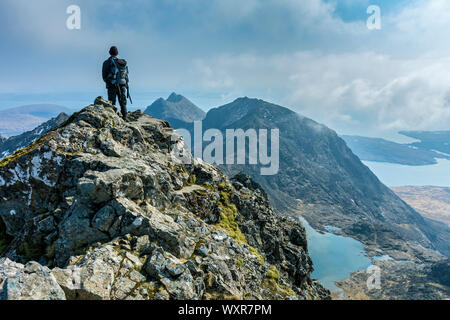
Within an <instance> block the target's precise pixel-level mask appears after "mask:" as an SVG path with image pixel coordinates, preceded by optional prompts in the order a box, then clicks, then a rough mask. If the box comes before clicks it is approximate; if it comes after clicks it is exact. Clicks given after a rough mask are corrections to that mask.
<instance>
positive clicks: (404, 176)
mask: <svg viewBox="0 0 450 320" xmlns="http://www.w3.org/2000/svg"><path fill="white" fill-rule="evenodd" d="M363 162H364V164H365V165H366V166H368V167H369V168H370V170H372V172H373V173H375V175H376V176H377V177H378V179H380V181H381V182H383V183H384V184H385V185H387V186H389V187H400V186H439V187H450V160H444V159H438V164H435V165H431V166H404V165H401V164H394V163H387V162H372V161H363Z"/></svg>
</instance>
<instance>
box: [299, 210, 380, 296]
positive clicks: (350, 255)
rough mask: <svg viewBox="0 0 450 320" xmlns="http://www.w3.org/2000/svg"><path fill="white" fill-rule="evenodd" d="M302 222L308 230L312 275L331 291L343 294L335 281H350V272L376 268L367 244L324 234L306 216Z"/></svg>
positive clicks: (328, 233)
mask: <svg viewBox="0 0 450 320" xmlns="http://www.w3.org/2000/svg"><path fill="white" fill-rule="evenodd" d="M299 219H300V221H301V222H302V224H303V226H304V227H305V229H306V238H307V240H308V252H309V255H310V257H311V259H312V261H313V264H314V272H313V274H312V276H313V278H316V279H318V280H319V282H320V283H321V284H322V285H323V286H324V287H325V288H327V289H328V290H330V291H332V292H333V291H341V289H340V288H338V287H337V286H336V284H335V281H338V280H344V279H347V278H348V277H349V276H350V273H352V272H356V271H358V270H365V269H367V268H368V267H369V266H370V265H372V262H371V260H370V258H369V257H368V256H367V255H366V253H365V251H364V244H363V243H361V242H359V241H357V240H355V239H352V238H349V237H344V236H340V235H336V234H333V233H330V232H325V233H320V232H318V231H316V230H315V229H314V228H312V227H311V226H310V225H309V223H308V222H307V221H306V220H305V219H304V218H303V217H299ZM329 230H330V228H329Z"/></svg>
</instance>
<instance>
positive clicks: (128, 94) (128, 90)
mask: <svg viewBox="0 0 450 320" xmlns="http://www.w3.org/2000/svg"><path fill="white" fill-rule="evenodd" d="M127 97H128V99H130V103H131V104H133V99H131V94H130V87H129V86H128V85H127Z"/></svg>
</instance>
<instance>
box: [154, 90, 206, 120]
mask: <svg viewBox="0 0 450 320" xmlns="http://www.w3.org/2000/svg"><path fill="white" fill-rule="evenodd" d="M145 113H146V114H148V115H150V116H152V117H155V118H160V119H166V120H167V121H169V122H171V121H172V122H173V121H182V122H187V123H190V122H194V121H197V120H203V118H205V115H206V114H205V112H204V111H203V110H202V109H200V108H199V107H197V106H196V105H195V104H194V103H192V102H191V101H190V100H189V99H187V98H186V97H184V96H182V95H180V94H177V93H175V92H172V94H170V96H169V97H168V98H167V100H164V99H163V98H159V99H157V100H156V101H155V102H153V103H152V104H151V105H150V106H148V107H147V109H146V110H145Z"/></svg>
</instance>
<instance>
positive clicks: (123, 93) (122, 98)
mask: <svg viewBox="0 0 450 320" xmlns="http://www.w3.org/2000/svg"><path fill="white" fill-rule="evenodd" d="M118 96H119V103H120V111H121V112H122V116H123V117H124V118H125V116H126V115H127V88H126V87H125V86H120V92H118Z"/></svg>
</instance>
